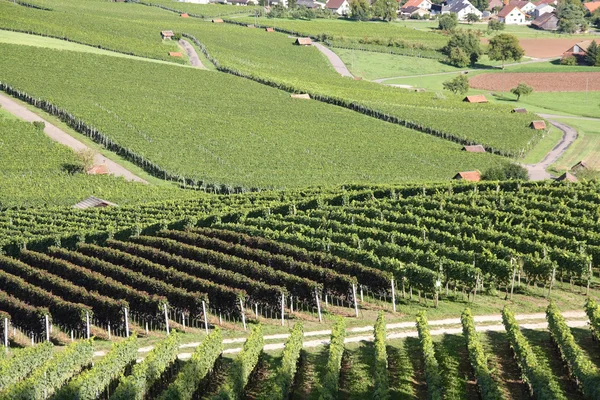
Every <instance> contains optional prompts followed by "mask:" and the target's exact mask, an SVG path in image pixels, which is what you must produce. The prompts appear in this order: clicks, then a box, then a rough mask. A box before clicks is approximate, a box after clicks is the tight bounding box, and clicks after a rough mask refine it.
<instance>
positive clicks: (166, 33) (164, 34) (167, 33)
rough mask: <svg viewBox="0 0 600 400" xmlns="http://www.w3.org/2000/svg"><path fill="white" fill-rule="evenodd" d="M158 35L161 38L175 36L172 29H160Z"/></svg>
mask: <svg viewBox="0 0 600 400" xmlns="http://www.w3.org/2000/svg"><path fill="white" fill-rule="evenodd" d="M160 36H161V37H162V38H163V39H172V38H173V36H175V34H174V33H173V31H161V32H160Z"/></svg>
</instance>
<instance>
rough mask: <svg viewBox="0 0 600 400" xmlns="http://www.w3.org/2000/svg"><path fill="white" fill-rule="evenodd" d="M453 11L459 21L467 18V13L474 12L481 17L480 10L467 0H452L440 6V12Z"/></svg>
mask: <svg viewBox="0 0 600 400" xmlns="http://www.w3.org/2000/svg"><path fill="white" fill-rule="evenodd" d="M447 13H455V14H456V17H457V18H458V20H459V21H464V20H466V19H467V15H469V14H475V15H477V16H478V17H479V18H481V15H482V13H481V11H479V10H478V9H477V8H475V6H473V4H471V2H469V0H452V1H449V2H448V4H447V5H445V6H443V7H442V14H447Z"/></svg>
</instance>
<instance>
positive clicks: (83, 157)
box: [75, 149, 96, 171]
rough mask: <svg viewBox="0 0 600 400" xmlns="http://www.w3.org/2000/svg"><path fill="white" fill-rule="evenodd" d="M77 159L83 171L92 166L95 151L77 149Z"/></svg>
mask: <svg viewBox="0 0 600 400" xmlns="http://www.w3.org/2000/svg"><path fill="white" fill-rule="evenodd" d="M75 155H76V156H77V159H78V160H79V162H80V163H81V166H82V168H83V170H84V171H87V170H89V169H90V168H92V167H93V166H94V159H95V157H96V153H95V152H94V150H92V149H83V150H79V151H78V152H77V153H75Z"/></svg>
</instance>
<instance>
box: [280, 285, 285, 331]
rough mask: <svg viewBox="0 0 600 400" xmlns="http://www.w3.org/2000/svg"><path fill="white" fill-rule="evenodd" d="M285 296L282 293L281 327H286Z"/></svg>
mask: <svg viewBox="0 0 600 400" xmlns="http://www.w3.org/2000/svg"><path fill="white" fill-rule="evenodd" d="M284 309H285V294H283V293H281V326H284V325H285V310H284Z"/></svg>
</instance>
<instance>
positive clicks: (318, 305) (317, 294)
mask: <svg viewBox="0 0 600 400" xmlns="http://www.w3.org/2000/svg"><path fill="white" fill-rule="evenodd" d="M315 298H316V299H317V312H318V313H319V322H323V317H322V316H321V301H320V300H319V293H318V292H317V290H316V289H315Z"/></svg>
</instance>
